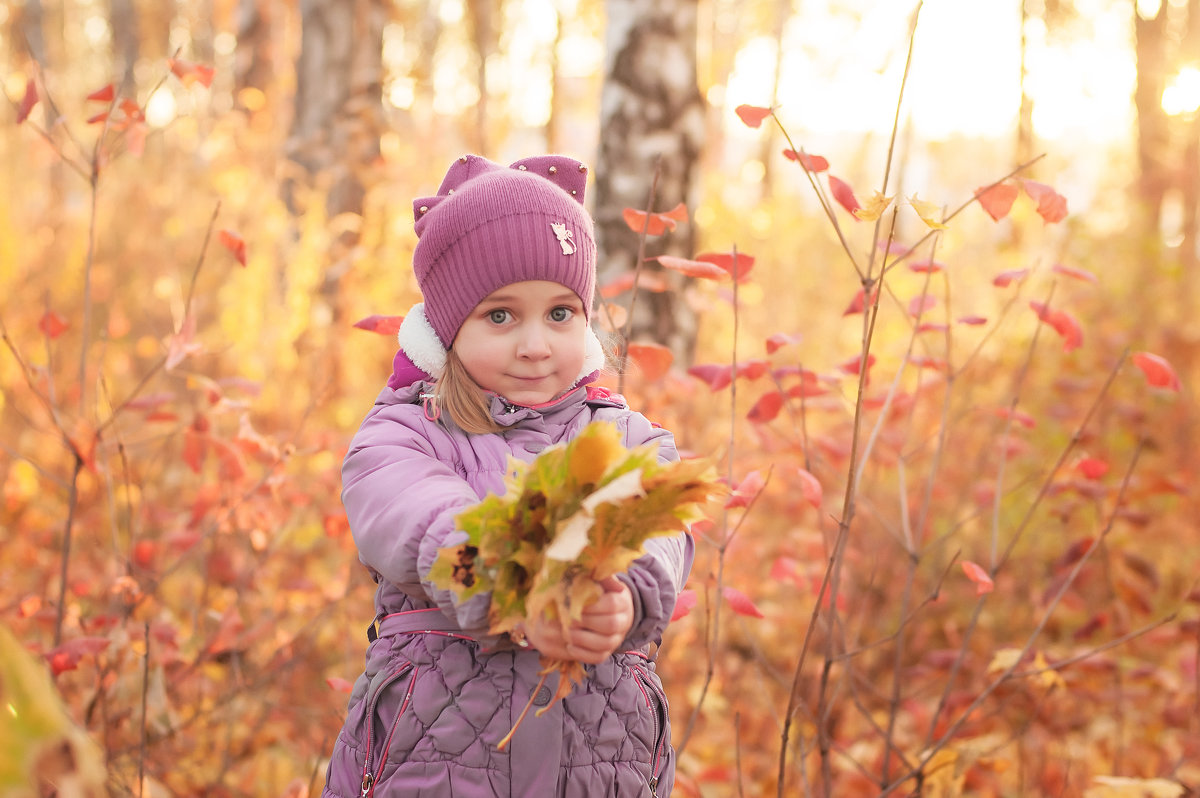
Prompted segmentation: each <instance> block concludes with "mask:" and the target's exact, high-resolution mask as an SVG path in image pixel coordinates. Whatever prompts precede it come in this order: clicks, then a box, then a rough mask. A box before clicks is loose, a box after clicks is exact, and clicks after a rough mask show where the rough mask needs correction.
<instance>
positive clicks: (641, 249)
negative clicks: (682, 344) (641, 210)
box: [617, 155, 662, 393]
mask: <svg viewBox="0 0 1200 798" xmlns="http://www.w3.org/2000/svg"><path fill="white" fill-rule="evenodd" d="M660 174H662V156H661V155H659V156H658V158H657V159H655V161H654V177H652V178H651V179H650V190H649V192H648V193H647V195H646V221H645V222H644V223H643V224H642V230H641V232H640V233H638V251H637V263H636V264H634V267H633V289H632V290H631V291H630V294H629V317H628V318H626V319H625V330H624V332H623V334H622V335H621V357H620V360H619V365H620V369H621V371H620V374H619V375H618V377H617V393H624V392H625V368H626V365H627V364H626V361H627V360H628V358H629V336H631V335H633V309H634V307H635V306H636V305H637V298H638V283H639V282H641V277H642V267H643V265H644V264H645V262H646V236H648V235H649V233H650V218H651V216H652V215H653V211H654V194H655V192H656V191H658V178H659V175H660Z"/></svg>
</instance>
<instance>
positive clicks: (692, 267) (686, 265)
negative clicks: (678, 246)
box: [647, 255, 729, 280]
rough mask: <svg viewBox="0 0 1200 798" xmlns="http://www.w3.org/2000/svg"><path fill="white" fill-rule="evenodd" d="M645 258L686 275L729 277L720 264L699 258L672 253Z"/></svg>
mask: <svg viewBox="0 0 1200 798" xmlns="http://www.w3.org/2000/svg"><path fill="white" fill-rule="evenodd" d="M647 260H656V261H658V262H659V263H660V264H661V265H662V266H663V267H665V268H667V269H670V270H672V271H676V272H680V273H682V274H686V275H687V276H688V277H700V278H703V279H705V280H725V279H728V278H729V273H728V272H726V271H725V270H724V269H722V268H721V267H720V266H717V265H715V264H712V263H705V262H704V261H700V260H688V259H687V258H677V257H675V256H673V255H659V256H658V257H656V258H647Z"/></svg>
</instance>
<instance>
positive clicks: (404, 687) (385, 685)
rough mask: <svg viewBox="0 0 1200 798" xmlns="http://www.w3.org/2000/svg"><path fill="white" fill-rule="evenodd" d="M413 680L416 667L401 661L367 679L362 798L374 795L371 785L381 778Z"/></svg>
mask: <svg viewBox="0 0 1200 798" xmlns="http://www.w3.org/2000/svg"><path fill="white" fill-rule="evenodd" d="M416 680H417V668H416V666H415V665H413V664H412V663H411V662H402V663H398V664H396V665H395V666H394V667H392V668H390V669H388V670H385V671H380V672H379V673H377V674H376V675H375V678H374V679H372V680H371V682H372V683H371V685H370V686H369V688H368V691H367V705H366V719H365V720H366V726H367V728H366V738H367V739H366V743H365V747H364V749H363V751H364V757H365V759H364V762H363V771H362V796H363V798H368V796H371V795H374V793H375V784H376V782H378V781H379V778H380V776H382V775H383V768H384V765H386V764H387V753H388V749H389V748H390V747H391V743H392V735H394V734H395V733H396V726H397V724H399V722H400V718H401V717H403V716H404V713H405V712H407V711H408V710H409V704H410V703H411V702H412V693H413V685H414V684H415V683H416Z"/></svg>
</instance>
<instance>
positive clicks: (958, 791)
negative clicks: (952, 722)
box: [923, 748, 965, 798]
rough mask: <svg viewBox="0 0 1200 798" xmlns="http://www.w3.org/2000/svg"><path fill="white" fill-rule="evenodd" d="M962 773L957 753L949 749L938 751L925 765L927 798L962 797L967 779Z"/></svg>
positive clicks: (925, 792)
mask: <svg viewBox="0 0 1200 798" xmlns="http://www.w3.org/2000/svg"><path fill="white" fill-rule="evenodd" d="M961 771H962V768H961V767H960V763H959V757H958V752H957V751H953V750H951V749H948V748H943V749H942V750H940V751H938V752H937V753H936V754H934V755H933V756H932V757H930V758H929V761H928V762H927V763H925V791H924V793H923V795H924V796H925V798H957V796H960V795H962V794H963V793H962V789H963V782H964V781H965V777H964V776H963V773H962V772H961Z"/></svg>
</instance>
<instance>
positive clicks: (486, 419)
mask: <svg viewBox="0 0 1200 798" xmlns="http://www.w3.org/2000/svg"><path fill="white" fill-rule="evenodd" d="M433 402H434V406H435V407H436V408H437V409H438V411H439V412H442V413H445V414H446V415H448V416H449V417H450V420H451V421H453V422H454V423H455V424H457V425H458V426H459V428H460V429H462V431H463V432H467V433H470V434H472V435H482V434H484V433H488V432H500V431H501V430H503V429H504V427H502V426H501V425H499V424H497V423H496V420H495V419H494V418H492V413H491V400H490V399H489V398H488V394H487V392H486V391H484V390H483V388H481V387H479V383H477V382H475V380H473V379H472V378H471V375H470V374H468V373H467V367H466V366H464V365H463V362H462V361H461V360H459V358H458V353H456V352H455V351H454V350H453V349H450V350H449V351H448V352H446V368H445V369H443V370H442V376H440V377H439V378H438V380H437V382H436V383H435V384H434V388H433Z"/></svg>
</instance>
